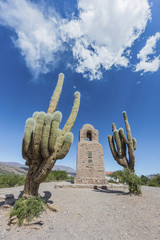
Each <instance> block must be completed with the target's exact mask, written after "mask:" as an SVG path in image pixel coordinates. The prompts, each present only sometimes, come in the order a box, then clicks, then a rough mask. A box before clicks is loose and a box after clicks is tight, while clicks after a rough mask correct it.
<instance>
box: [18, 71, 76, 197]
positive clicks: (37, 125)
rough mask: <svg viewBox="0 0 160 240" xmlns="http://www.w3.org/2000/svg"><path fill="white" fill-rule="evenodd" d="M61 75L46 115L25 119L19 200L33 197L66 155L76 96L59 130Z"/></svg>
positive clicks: (69, 141)
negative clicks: (24, 172)
mask: <svg viewBox="0 0 160 240" xmlns="http://www.w3.org/2000/svg"><path fill="white" fill-rule="evenodd" d="M63 80H64V75H63V74H62V73H61V74H59V79H58V83H57V86H56V89H55V91H54V93H53V96H52V99H51V102H50V105H49V108H48V111H47V114H46V113H44V112H35V113H34V114H33V116H32V118H29V119H27V121H26V126H25V133H24V138H23V144H22V155H23V158H24V159H26V165H27V166H29V170H28V174H27V177H26V182H25V186H24V192H23V197H25V198H27V197H30V196H37V195H38V189H39V185H40V183H41V182H43V181H44V180H45V178H46V177H47V176H48V174H49V173H50V171H51V169H52V167H53V166H54V164H55V162H56V160H57V159H62V158H64V157H65V156H66V154H67V153H68V151H69V149H70V146H71V144H72V141H73V134H72V133H71V132H70V131H71V129H72V127H73V125H74V122H75V119H76V117H77V114H78V110H79V104H80V93H79V92H76V93H75V100H74V105H73V108H72V111H71V114H70V116H69V118H68V120H67V122H66V124H65V126H64V127H63V129H62V131H61V130H60V129H59V125H60V122H61V118H62V114H61V112H59V111H56V108H57V104H58V101H59V97H60V94H61V91H62V86H63Z"/></svg>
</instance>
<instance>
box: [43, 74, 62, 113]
mask: <svg viewBox="0 0 160 240" xmlns="http://www.w3.org/2000/svg"><path fill="white" fill-rule="evenodd" d="M63 81H64V74H63V73H60V74H59V78H58V82H57V86H56V88H55V90H54V93H53V96H52V98H51V101H50V104H49V107H48V111H47V113H54V112H55V111H56V109H57V104H58V101H59V98H60V95H61V92H62V87H63Z"/></svg>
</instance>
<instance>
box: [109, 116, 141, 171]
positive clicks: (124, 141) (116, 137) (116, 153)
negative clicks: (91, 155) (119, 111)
mask: <svg viewBox="0 0 160 240" xmlns="http://www.w3.org/2000/svg"><path fill="white" fill-rule="evenodd" d="M123 118H124V122H125V126H126V132H127V138H126V136H125V134H124V130H123V128H120V129H119V130H117V129H116V125H115V124H114V123H112V131H113V136H112V135H109V136H108V142H109V146H110V149H111V152H112V155H113V157H114V159H115V160H116V161H117V163H118V164H119V165H121V166H122V167H124V168H127V169H130V170H131V171H132V172H134V165H135V155H134V151H135V150H136V147H137V143H136V139H135V138H133V137H132V134H131V129H130V125H129V122H128V118H127V114H126V112H123ZM115 145H116V147H115ZM127 147H128V158H127V154H126V149H127Z"/></svg>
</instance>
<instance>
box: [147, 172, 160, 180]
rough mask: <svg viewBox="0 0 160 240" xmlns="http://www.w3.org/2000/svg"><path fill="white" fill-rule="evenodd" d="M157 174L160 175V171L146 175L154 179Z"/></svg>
mask: <svg viewBox="0 0 160 240" xmlns="http://www.w3.org/2000/svg"><path fill="white" fill-rule="evenodd" d="M157 175H160V173H157V174H150V175H147V176H146V177H148V178H149V179H152V178H154V177H156V176H157Z"/></svg>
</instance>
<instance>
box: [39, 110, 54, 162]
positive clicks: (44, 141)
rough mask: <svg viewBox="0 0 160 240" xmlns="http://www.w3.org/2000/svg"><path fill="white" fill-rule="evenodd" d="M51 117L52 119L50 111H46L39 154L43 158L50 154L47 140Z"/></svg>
mask: <svg viewBox="0 0 160 240" xmlns="http://www.w3.org/2000/svg"><path fill="white" fill-rule="evenodd" d="M52 119H53V115H52V114H51V113H47V115H46V117H45V119H44V127H43V133H42V140H41V154H42V157H43V158H48V157H49V156H50V152H49V148H48V142H49V135H50V129H51V123H52Z"/></svg>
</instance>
